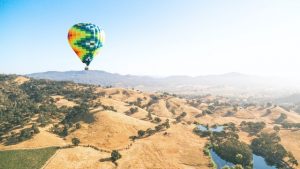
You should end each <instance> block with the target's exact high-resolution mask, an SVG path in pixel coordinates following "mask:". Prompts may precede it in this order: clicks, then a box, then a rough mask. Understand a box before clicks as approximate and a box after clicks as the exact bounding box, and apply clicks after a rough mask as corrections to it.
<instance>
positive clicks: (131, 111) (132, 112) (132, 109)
mask: <svg viewBox="0 0 300 169" xmlns="http://www.w3.org/2000/svg"><path fill="white" fill-rule="evenodd" d="M138 111H139V109H138V108H137V107H131V108H130V109H129V110H128V111H126V112H125V114H126V115H128V116H130V115H132V114H134V113H136V112H138Z"/></svg>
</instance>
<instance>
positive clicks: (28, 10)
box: [0, 0, 300, 77]
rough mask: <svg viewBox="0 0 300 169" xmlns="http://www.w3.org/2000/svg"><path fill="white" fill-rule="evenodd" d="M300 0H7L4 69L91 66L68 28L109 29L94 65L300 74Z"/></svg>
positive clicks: (166, 71)
mask: <svg viewBox="0 0 300 169" xmlns="http://www.w3.org/2000/svg"><path fill="white" fill-rule="evenodd" d="M299 9H300V1H299V0H268V1H265V0H251V1H244V0H227V1H224V0H209V1H208V0H181V1H180V0H126V1H125V0H122V1H121V0H113V1H111V0H107V1H100V0H97V1H96V0H95V1H88V0H84V1H79V0H77V1H73V0H72V1H71V0H64V1H62V0H56V1H55V0H49V1H47V0H41V1H40V0H20V1H17V0H0V22H1V23H0V25H1V26H0V52H1V53H0V58H1V60H0V73H18V74H25V73H32V72H41V71H50V70H55V71H66V70H83V68H84V65H83V64H82V63H81V62H80V60H79V59H78V58H77V56H76V55H75V53H74V52H73V50H72V49H71V48H70V46H69V44H68V41H67V32H68V29H69V28H70V27H71V26H72V25H73V24H76V23H79V22H92V23H95V24H97V25H99V26H100V27H102V28H103V29H104V30H105V32H106V43H105V46H104V47H103V50H102V54H101V55H100V56H98V57H96V58H95V59H94V61H93V62H92V63H91V65H90V69H97V70H105V71H109V72H115V73H121V74H138V75H155V76H166V75H192V76H195V75H204V74H220V73H227V72H240V73H246V74H253V75H272V76H277V75H278V76H285V75H290V76H298V77H299V76H300V59H299V58H300V10H299Z"/></svg>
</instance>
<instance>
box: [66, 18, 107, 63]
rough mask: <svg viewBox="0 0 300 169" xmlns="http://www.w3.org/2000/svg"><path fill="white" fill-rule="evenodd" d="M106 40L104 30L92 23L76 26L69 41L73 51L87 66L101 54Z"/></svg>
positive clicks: (69, 36) (70, 34)
mask: <svg viewBox="0 0 300 169" xmlns="http://www.w3.org/2000/svg"><path fill="white" fill-rule="evenodd" d="M104 39H105V35H104V31H103V29H100V28H99V27H98V26H97V25H94V24H91V23H78V24H75V25H74V26H72V27H71V28H70V30H69V33H68V40H69V43H70V45H71V47H72V49H73V50H74V52H75V53H76V54H77V56H78V57H79V58H80V60H81V61H82V62H83V63H85V64H86V65H87V66H88V65H89V64H90V63H91V62H92V60H93V59H94V57H95V56H96V55H97V54H98V53H99V51H100V49H101V48H102V46H103V43H104Z"/></svg>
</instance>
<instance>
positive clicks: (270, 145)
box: [251, 132, 298, 168]
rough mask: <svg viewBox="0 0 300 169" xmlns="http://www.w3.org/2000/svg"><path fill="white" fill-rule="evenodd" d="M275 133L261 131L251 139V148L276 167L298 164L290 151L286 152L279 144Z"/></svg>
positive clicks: (278, 138)
mask: <svg viewBox="0 0 300 169" xmlns="http://www.w3.org/2000/svg"><path fill="white" fill-rule="evenodd" d="M280 140H281V139H280V137H279V136H278V135H277V133H264V132H263V133H261V134H259V135H258V137H257V138H255V139H253V141H252V143H251V148H252V150H253V152H254V153H255V154H257V155H259V156H263V157H264V158H265V160H266V161H267V163H268V164H271V165H276V166H277V167H278V168H284V167H288V166H287V165H290V166H298V161H297V160H296V159H295V157H294V156H293V154H292V153H291V152H288V151H287V150H286V149H285V148H284V147H283V146H282V145H281V144H280Z"/></svg>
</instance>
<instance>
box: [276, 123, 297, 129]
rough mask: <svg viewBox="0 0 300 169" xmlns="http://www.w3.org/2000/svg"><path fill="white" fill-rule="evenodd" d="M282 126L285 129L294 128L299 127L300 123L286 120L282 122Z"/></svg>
mask: <svg viewBox="0 0 300 169" xmlns="http://www.w3.org/2000/svg"><path fill="white" fill-rule="evenodd" d="M281 126H282V127H283V128H285V129H292V128H296V129H299V128H300V123H288V122H284V123H281Z"/></svg>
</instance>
